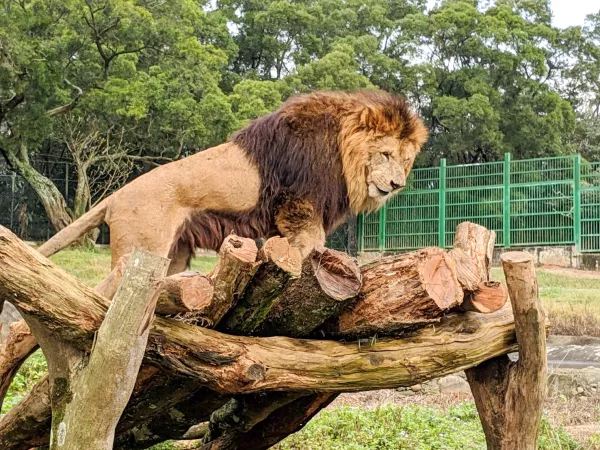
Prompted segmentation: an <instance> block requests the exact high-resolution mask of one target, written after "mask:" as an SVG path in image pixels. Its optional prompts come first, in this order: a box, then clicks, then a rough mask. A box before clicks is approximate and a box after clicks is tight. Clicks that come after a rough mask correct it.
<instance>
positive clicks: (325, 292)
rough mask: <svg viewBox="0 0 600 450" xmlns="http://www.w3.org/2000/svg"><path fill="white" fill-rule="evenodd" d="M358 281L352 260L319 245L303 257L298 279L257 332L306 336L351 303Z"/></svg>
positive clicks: (360, 276) (271, 334) (358, 270)
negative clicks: (300, 273)
mask: <svg viewBox="0 0 600 450" xmlns="http://www.w3.org/2000/svg"><path fill="white" fill-rule="evenodd" d="M361 284H362V275H361V273H360V269H359V267H358V264H357V263H356V262H355V261H354V260H353V259H351V258H350V257H349V256H348V255H347V254H345V253H342V252H338V251H335V250H330V249H327V248H325V247H322V246H319V247H317V248H316V249H315V250H314V251H313V252H312V253H311V254H310V255H309V256H308V257H307V258H306V259H305V260H304V263H303V265H302V275H301V277H300V279H298V280H294V281H293V282H292V283H291V284H290V285H289V286H288V288H287V289H285V291H283V293H282V294H281V296H280V297H279V299H278V301H277V302H276V303H275V304H274V305H273V307H272V308H271V310H270V311H269V313H268V314H267V316H266V318H265V320H264V322H263V323H262V324H261V325H260V326H259V327H257V330H256V334H257V335H259V336H277V335H279V336H291V337H306V336H308V335H309V333H310V332H311V331H313V330H314V329H315V328H316V327H318V326H319V325H321V324H322V323H323V322H325V320H327V319H328V318H330V317H332V316H336V315H338V314H339V313H340V312H341V311H342V309H343V308H344V307H345V306H348V305H350V304H351V303H353V302H354V301H355V297H356V296H357V295H358V293H359V291H360V287H361Z"/></svg>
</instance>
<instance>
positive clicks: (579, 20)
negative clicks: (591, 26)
mask: <svg viewBox="0 0 600 450" xmlns="http://www.w3.org/2000/svg"><path fill="white" fill-rule="evenodd" d="M551 4H552V12H553V13H554V17H553V24H554V25H555V26H557V27H561V28H565V27H570V26H573V25H583V21H584V20H585V16H587V15H588V14H592V13H597V12H598V11H600V2H599V1H598V0H551Z"/></svg>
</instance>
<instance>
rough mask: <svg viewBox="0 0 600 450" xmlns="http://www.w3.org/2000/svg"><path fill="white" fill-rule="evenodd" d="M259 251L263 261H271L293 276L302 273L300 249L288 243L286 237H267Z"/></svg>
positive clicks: (296, 276)
mask: <svg viewBox="0 0 600 450" xmlns="http://www.w3.org/2000/svg"><path fill="white" fill-rule="evenodd" d="M255 245H256V244H255ZM260 253H261V259H263V260H264V261H271V262H272V263H273V264H275V265H276V266H277V267H279V268H280V269H281V270H283V271H284V272H288V273H289V274H290V275H291V276H292V277H293V278H298V277H300V274H301V273H302V255H301V254H300V250H298V249H297V248H295V247H292V246H291V245H290V242H289V241H288V239H287V238H284V237H279V236H274V237H272V238H270V239H268V240H267V241H266V242H265V245H264V246H263V248H262V249H261V250H260Z"/></svg>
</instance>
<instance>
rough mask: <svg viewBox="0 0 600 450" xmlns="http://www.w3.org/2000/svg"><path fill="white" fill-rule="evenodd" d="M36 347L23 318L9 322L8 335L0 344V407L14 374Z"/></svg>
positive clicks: (0, 407)
mask: <svg viewBox="0 0 600 450" xmlns="http://www.w3.org/2000/svg"><path fill="white" fill-rule="evenodd" d="M36 348H37V342H36V340H35V337H33V335H32V334H31V331H30V330H29V327H28V326H27V324H26V323H25V321H24V320H19V321H18V322H13V323H11V324H10V332H9V334H8V337H7V338H6V341H5V342H3V343H2V345H1V346H0V409H2V404H3V403H4V397H6V393H7V392H8V388H9V387H10V383H11V382H12V380H13V378H14V376H15V375H16V373H17V371H18V370H19V368H20V367H21V365H22V364H23V362H24V361H25V360H26V359H27V358H28V357H29V355H31V354H32V353H33V352H34V351H35V349H36Z"/></svg>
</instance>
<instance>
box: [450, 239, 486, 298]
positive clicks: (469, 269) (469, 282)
mask: <svg viewBox="0 0 600 450" xmlns="http://www.w3.org/2000/svg"><path fill="white" fill-rule="evenodd" d="M448 255H450V257H451V258H452V260H453V261H454V264H455V265H456V278H457V280H458V282H459V284H460V286H461V287H462V288H463V290H465V291H476V290H477V289H478V288H479V285H480V284H481V283H482V282H483V281H484V275H483V274H482V273H481V272H480V271H479V268H478V267H477V264H476V262H475V260H474V259H473V258H472V257H471V256H470V255H468V254H467V253H466V252H465V251H464V250H463V249H461V248H453V249H452V250H450V251H449V252H448Z"/></svg>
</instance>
